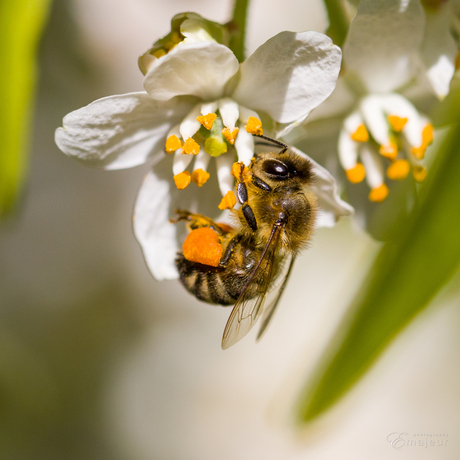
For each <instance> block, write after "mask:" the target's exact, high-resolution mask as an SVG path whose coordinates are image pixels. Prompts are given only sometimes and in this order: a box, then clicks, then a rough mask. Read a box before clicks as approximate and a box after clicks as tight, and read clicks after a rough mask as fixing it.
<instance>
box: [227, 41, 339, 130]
mask: <svg viewBox="0 0 460 460" xmlns="http://www.w3.org/2000/svg"><path fill="white" fill-rule="evenodd" d="M341 57H342V53H341V51H340V48H339V47H337V46H335V45H333V43H332V40H331V39H330V38H329V37H327V36H326V35H323V34H320V33H318V32H303V33H294V32H281V33H279V34H278V35H276V36H275V37H273V38H271V39H270V40H268V41H267V42H265V43H264V44H263V45H262V46H260V47H259V48H258V49H257V50H256V51H255V52H254V53H253V54H252V55H251V56H249V58H248V59H247V60H246V61H245V62H244V63H243V64H242V65H241V70H240V74H241V78H240V80H239V83H238V85H237V87H236V89H235V92H234V94H233V96H232V97H233V98H234V99H235V100H236V101H237V102H239V103H240V104H242V105H245V106H246V107H250V108H252V109H255V110H262V111H265V112H267V113H268V114H269V115H270V116H271V117H272V118H273V119H274V120H275V121H277V122H280V123H290V122H292V121H295V120H298V119H300V118H305V117H306V115H307V114H308V113H309V112H310V111H311V110H312V109H314V108H315V107H316V106H318V105H319V104H320V103H321V102H323V101H324V100H325V99H326V98H327V97H328V96H329V95H330V94H331V93H332V91H333V89H334V88H335V84H336V81H337V77H338V74H339V70H340V62H341Z"/></svg>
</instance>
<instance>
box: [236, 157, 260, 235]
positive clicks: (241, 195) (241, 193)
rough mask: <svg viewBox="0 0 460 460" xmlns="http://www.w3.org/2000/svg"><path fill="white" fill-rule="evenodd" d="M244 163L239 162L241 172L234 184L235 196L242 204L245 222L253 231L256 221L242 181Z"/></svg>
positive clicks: (246, 189)
mask: <svg viewBox="0 0 460 460" xmlns="http://www.w3.org/2000/svg"><path fill="white" fill-rule="evenodd" d="M244 168H245V166H244V164H243V163H241V172H240V175H239V177H238V183H237V185H236V196H237V198H238V201H239V203H240V204H241V205H242V208H241V210H242V212H243V216H244V218H245V219H246V222H247V223H248V225H249V226H250V227H251V230H252V231H253V232H255V231H256V230H257V221H256V217H255V215H254V211H253V210H252V208H251V206H249V204H248V188H247V186H246V183H245V182H244V180H245V179H244Z"/></svg>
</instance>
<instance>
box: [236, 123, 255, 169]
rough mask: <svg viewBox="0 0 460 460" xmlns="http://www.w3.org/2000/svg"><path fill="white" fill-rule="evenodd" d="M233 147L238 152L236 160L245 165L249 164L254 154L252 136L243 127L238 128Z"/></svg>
mask: <svg viewBox="0 0 460 460" xmlns="http://www.w3.org/2000/svg"><path fill="white" fill-rule="evenodd" d="M235 149H236V153H237V154H238V161H242V162H243V163H244V164H245V165H246V166H249V164H250V163H251V160H252V157H253V156H254V136H253V135H252V134H249V133H248V132H247V131H246V130H245V129H244V128H240V131H239V132H238V136H236V139H235Z"/></svg>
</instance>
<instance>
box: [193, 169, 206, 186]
mask: <svg viewBox="0 0 460 460" xmlns="http://www.w3.org/2000/svg"><path fill="white" fill-rule="evenodd" d="M208 179H209V173H208V172H207V171H205V170H204V169H195V171H193V173H192V181H193V182H195V184H196V185H198V187H202V186H203V185H204V184H206V182H207V180H208Z"/></svg>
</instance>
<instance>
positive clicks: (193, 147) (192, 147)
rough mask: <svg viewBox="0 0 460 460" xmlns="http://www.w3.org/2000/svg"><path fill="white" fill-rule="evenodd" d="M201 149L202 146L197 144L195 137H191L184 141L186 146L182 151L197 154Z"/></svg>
mask: <svg viewBox="0 0 460 460" xmlns="http://www.w3.org/2000/svg"><path fill="white" fill-rule="evenodd" d="M199 151H200V146H199V145H198V144H197V142H195V140H194V139H193V138H191V137H189V138H188V139H187V140H186V141H185V142H184V148H183V150H182V153H185V154H187V155H197V154H198V152H199Z"/></svg>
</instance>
